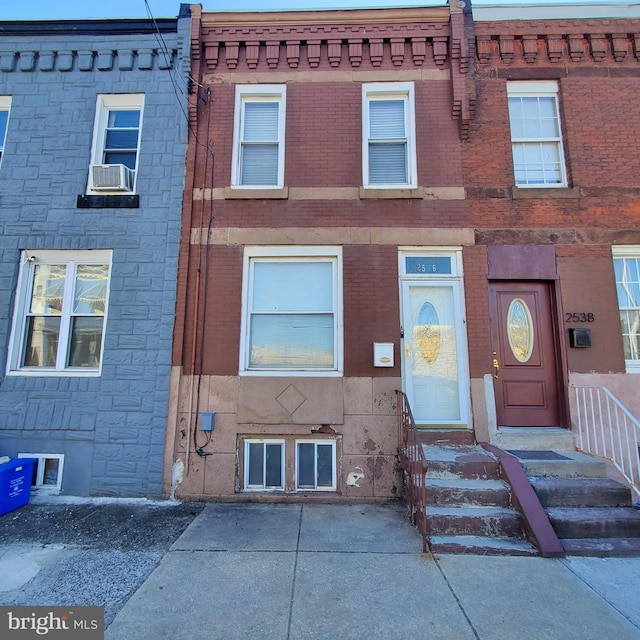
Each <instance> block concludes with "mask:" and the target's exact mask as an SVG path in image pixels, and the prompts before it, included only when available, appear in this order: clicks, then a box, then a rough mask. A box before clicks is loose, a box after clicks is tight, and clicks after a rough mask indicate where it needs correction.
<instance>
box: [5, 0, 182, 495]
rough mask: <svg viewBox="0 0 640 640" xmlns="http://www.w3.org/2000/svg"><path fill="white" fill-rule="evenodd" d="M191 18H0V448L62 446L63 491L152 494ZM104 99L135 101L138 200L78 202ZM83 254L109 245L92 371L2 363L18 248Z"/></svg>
mask: <svg viewBox="0 0 640 640" xmlns="http://www.w3.org/2000/svg"><path fill="white" fill-rule="evenodd" d="M188 13H189V7H188V5H183V6H182V7H181V10H180V16H179V17H178V18H177V19H162V20H158V21H151V20H100V21H63V22H54V21H51V22H20V23H18V22H12V23H9V22H4V23H0V96H1V97H4V99H5V103H6V101H7V99H10V112H9V117H8V127H7V135H6V142H5V147H4V153H3V155H2V165H1V166H0V225H1V228H2V232H1V234H0V456H2V455H7V456H11V457H14V456H16V455H17V454H18V453H25V452H26V453H47V454H48V453H50V454H63V455H64V471H63V476H62V488H61V492H62V493H63V494H66V495H77V496H88V495H95V496H99V495H104V496H148V497H154V496H160V495H161V492H162V464H163V451H164V440H165V428H166V419H167V399H168V385H169V372H170V354H171V342H172V330H173V324H174V311H175V308H174V307H175V289H176V269H177V258H178V242H179V232H180V212H181V204H182V190H183V182H184V166H185V145H186V136H187V134H186V130H187V126H186V118H185V105H186V95H187V80H188V71H189V28H190V27H189V23H190V20H189V16H188ZM110 94H144V109H143V116H142V125H141V131H140V142H139V151H138V165H137V178H136V186H135V195H134V196H133V197H130V196H131V194H129V195H126V194H125V195H115V196H103V195H100V194H98V195H95V196H94V197H86V194H87V192H88V178H89V165H90V164H91V163H92V159H91V158H92V142H93V139H94V120H95V118H96V110H97V106H96V105H97V99H98V98H97V96H99V95H110ZM7 97H9V98H7ZM0 106H1V105H0ZM136 200H137V201H138V202H137V203H136V202H135V201H136ZM123 203H124V205H125V206H122V205H123ZM136 204H137V206H136ZM132 205H133V206H132ZM95 249H104V250H109V251H110V252H111V274H110V293H109V297H108V311H107V314H106V317H107V322H106V327H105V328H104V333H103V345H104V351H103V355H102V366H101V370H100V371H99V375H95V374H94V375H93V376H87V375H82V374H81V373H80V375H64V374H62V375H55V374H54V375H51V373H50V372H48V373H47V375H39V374H38V372H37V371H36V372H35V373H34V372H33V371H31V372H29V374H28V375H26V374H22V373H21V372H20V371H18V372H15V371H11V370H10V368H11V367H8V366H7V363H8V359H9V358H11V352H10V349H11V327H12V322H13V315H14V310H15V306H16V297H17V294H16V292H17V286H18V285H19V282H18V278H19V273H20V263H21V261H24V260H25V259H26V258H25V256H27V255H28V254H25V253H24V252H25V251H33V252H34V253H37V252H38V251H44V250H56V251H69V252H72V251H86V250H95ZM76 373H77V372H76Z"/></svg>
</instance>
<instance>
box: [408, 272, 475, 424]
mask: <svg viewBox="0 0 640 640" xmlns="http://www.w3.org/2000/svg"><path fill="white" fill-rule="evenodd" d="M402 315H403V327H404V339H403V351H404V354H403V355H404V357H403V367H402V369H403V382H404V390H405V392H406V394H407V396H408V398H409V403H410V406H411V410H412V413H413V417H414V419H415V421H416V423H417V424H419V425H425V426H427V425H443V424H448V425H460V426H466V424H467V402H466V396H467V392H466V389H468V385H469V379H468V374H467V364H466V360H465V354H466V343H465V341H464V327H463V322H462V310H461V303H460V285H459V283H458V282H457V281H454V280H451V281H437V280H429V281H428V282H427V281H424V280H423V281H404V282H403V283H402Z"/></svg>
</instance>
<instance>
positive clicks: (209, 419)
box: [200, 412, 216, 431]
mask: <svg viewBox="0 0 640 640" xmlns="http://www.w3.org/2000/svg"><path fill="white" fill-rule="evenodd" d="M215 428H216V414H215V413H210V412H205V413H201V414H200V431H213V430H214V429H215Z"/></svg>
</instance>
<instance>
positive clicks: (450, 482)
mask: <svg viewBox="0 0 640 640" xmlns="http://www.w3.org/2000/svg"><path fill="white" fill-rule="evenodd" d="M434 441H435V442H436V444H424V445H423V449H424V452H425V456H426V458H427V465H428V466H427V523H428V538H429V547H430V549H431V551H432V552H433V553H474V554H483V555H484V554H486V555H489V554H491V555H537V550H536V549H535V547H533V546H532V545H531V544H530V543H529V542H528V541H527V540H526V538H525V535H524V528H523V523H522V519H521V517H520V515H519V513H518V512H517V511H516V509H514V508H513V506H512V502H511V493H510V490H509V487H508V486H507V485H506V484H505V483H504V482H503V481H502V479H501V478H500V465H499V463H498V461H497V460H496V458H495V457H494V456H492V455H491V454H489V453H488V452H486V451H485V450H484V449H482V448H481V447H479V446H475V445H472V444H467V443H463V444H459V443H456V442H453V443H452V442H451V441H447V440H442V439H441V440H440V441H439V442H438V441H437V440H436V438H435V436H434Z"/></svg>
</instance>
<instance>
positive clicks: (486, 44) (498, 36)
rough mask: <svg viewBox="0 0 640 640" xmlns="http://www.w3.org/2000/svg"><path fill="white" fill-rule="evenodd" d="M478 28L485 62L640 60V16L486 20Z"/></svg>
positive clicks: (478, 56) (479, 58) (480, 57)
mask: <svg viewBox="0 0 640 640" xmlns="http://www.w3.org/2000/svg"><path fill="white" fill-rule="evenodd" d="M475 29H476V35H475V44H476V60H477V62H478V63H479V64H480V65H481V66H482V65H488V64H495V65H497V64H500V65H501V66H512V65H513V66H517V65H520V66H522V65H526V66H532V65H536V64H542V65H548V64H549V63H551V64H554V65H555V64H560V63H562V64H566V65H569V66H575V65H597V66H600V65H603V64H604V65H606V64H608V63H611V64H620V63H626V64H637V63H638V62H640V20H566V21H565V20H554V21H549V22H539V21H533V20H532V21H510V22H495V23H491V22H482V23H476V24H475Z"/></svg>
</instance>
